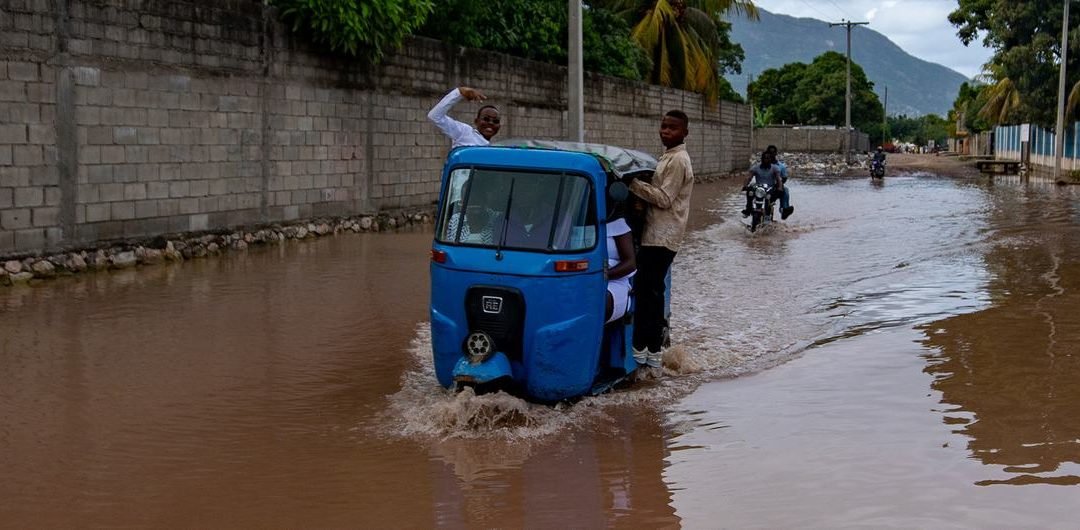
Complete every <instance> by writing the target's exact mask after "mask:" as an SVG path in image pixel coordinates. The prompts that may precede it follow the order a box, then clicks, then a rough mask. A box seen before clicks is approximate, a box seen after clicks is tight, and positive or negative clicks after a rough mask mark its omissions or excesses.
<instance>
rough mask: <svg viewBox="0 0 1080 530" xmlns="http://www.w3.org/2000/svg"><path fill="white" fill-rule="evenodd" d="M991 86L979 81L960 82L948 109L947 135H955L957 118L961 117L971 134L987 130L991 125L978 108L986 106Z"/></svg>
mask: <svg viewBox="0 0 1080 530" xmlns="http://www.w3.org/2000/svg"><path fill="white" fill-rule="evenodd" d="M992 88H993V87H990V86H988V85H983V84H980V83H976V82H972V83H962V84H961V85H960V91H959V93H958V94H957V95H956V100H954V101H953V108H952V110H950V111H949V116H948V120H949V135H950V136H955V135H956V132H957V131H956V130H955V129H956V128H957V125H956V123H957V120H958V119H959V118H961V117H963V126H964V128H965V129H967V132H969V133H971V134H976V133H980V132H983V131H986V130H989V129H990V128H991V127H993V125H992V124H991V123H990V121H988V120H987V119H986V118H984V117H983V116H982V115H981V114H980V110H982V109H984V108H987V99H989V97H990V96H991V94H992V90H991V89H992Z"/></svg>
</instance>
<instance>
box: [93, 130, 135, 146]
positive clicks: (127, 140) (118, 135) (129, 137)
mask: <svg viewBox="0 0 1080 530" xmlns="http://www.w3.org/2000/svg"><path fill="white" fill-rule="evenodd" d="M112 136H113V137H112V142H101V143H117V144H120V145H129V144H134V143H137V142H138V141H139V138H138V129H136V128H135V127H113V135H112Z"/></svg>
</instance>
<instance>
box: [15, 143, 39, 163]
mask: <svg viewBox="0 0 1080 530" xmlns="http://www.w3.org/2000/svg"><path fill="white" fill-rule="evenodd" d="M12 151H13V153H14V155H15V156H14V158H15V165H16V166H36V165H40V164H43V163H45V156H44V152H43V151H42V149H41V146H40V145H16V146H15V147H14V148H13V149H12Z"/></svg>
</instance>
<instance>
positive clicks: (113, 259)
mask: <svg viewBox="0 0 1080 530" xmlns="http://www.w3.org/2000/svg"><path fill="white" fill-rule="evenodd" d="M432 219H433V214H432V212H430V211H419V212H406V213H398V214H395V215H390V214H379V215H363V216H352V217H334V218H315V219H309V220H305V221H295V222H291V223H276V224H271V225H266V226H260V227H253V228H251V229H239V230H230V231H223V232H214V233H206V232H203V233H187V234H177V235H168V236H158V237H155V238H152V239H144V240H134V241H124V242H112V243H106V244H103V245H101V246H98V247H94V248H88V249H83V250H78V251H72V252H62V253H56V254H48V255H44V256H29V257H24V258H22V259H8V260H6V261H0V287H7V286H13V285H20V284H28V283H30V282H31V281H33V282H39V281H44V280H49V279H53V278H57V277H60V276H71V275H74V274H81V273H84V272H93V271H103V270H111V269H127V268H132V267H140V266H150V265H157V264H161V263H167V262H183V261H187V260H192V259H199V258H205V257H208V256H217V255H222V254H227V253H230V252H243V251H246V250H247V249H248V248H250V247H257V246H270V245H278V244H281V243H283V242H285V241H288V240H304V239H315V238H319V237H325V236H332V235H337V234H343V233H349V232H351V233H357V234H358V233H371V232H392V231H395V230H397V229H400V228H405V227H407V226H410V225H425V224H430V223H431V222H432Z"/></svg>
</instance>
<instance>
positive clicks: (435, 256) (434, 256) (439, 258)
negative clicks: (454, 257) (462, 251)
mask: <svg viewBox="0 0 1080 530" xmlns="http://www.w3.org/2000/svg"><path fill="white" fill-rule="evenodd" d="M431 261H434V262H435V263H446V252H445V251H442V250H435V249H431Z"/></svg>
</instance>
